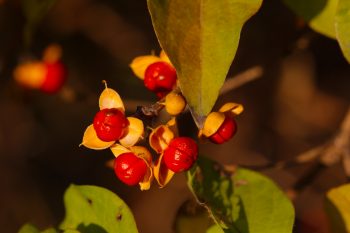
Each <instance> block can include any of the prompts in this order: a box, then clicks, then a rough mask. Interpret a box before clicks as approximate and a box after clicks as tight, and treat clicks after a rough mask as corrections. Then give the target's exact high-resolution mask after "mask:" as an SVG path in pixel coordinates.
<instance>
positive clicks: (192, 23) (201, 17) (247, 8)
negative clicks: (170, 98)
mask: <svg viewBox="0 0 350 233" xmlns="http://www.w3.org/2000/svg"><path fill="white" fill-rule="evenodd" d="M147 2H148V8H149V10H150V13H151V18H152V22H153V26H154V29H155V32H156V34H157V37H158V40H159V42H160V45H161V46H162V48H163V49H164V50H165V52H166V53H167V54H168V56H169V58H170V60H171V62H172V63H173V65H174V66H175V68H176V71H177V74H178V78H179V82H180V87H181V91H182V92H183V94H184V96H185V97H186V99H187V102H188V103H189V106H190V107H191V109H192V113H193V115H194V116H195V118H196V119H195V120H196V122H197V124H198V125H199V126H201V123H202V120H203V117H204V116H205V115H207V114H208V113H209V112H210V111H211V109H212V107H213V105H214V104H215V101H216V99H217V97H218V94H219V90H220V88H221V86H222V85H223V83H224V80H225V78H226V75H227V73H228V70H229V68H230V65H231V63H232V60H233V58H234V57H235V54H236V51H237V47H238V42H239V38H240V33H241V29H242V27H243V24H244V23H245V22H246V21H247V20H248V19H249V18H250V17H251V16H252V15H253V14H255V13H256V12H257V11H258V9H259V8H260V5H261V3H262V0H191V1H189V0H147Z"/></svg>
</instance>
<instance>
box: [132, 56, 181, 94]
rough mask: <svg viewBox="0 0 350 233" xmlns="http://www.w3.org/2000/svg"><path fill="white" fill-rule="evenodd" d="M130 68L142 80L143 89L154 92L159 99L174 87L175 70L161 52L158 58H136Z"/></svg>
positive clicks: (175, 79)
mask: <svg viewBox="0 0 350 233" xmlns="http://www.w3.org/2000/svg"><path fill="white" fill-rule="evenodd" d="M130 67H131V69H132V70H133V72H134V74H135V75H136V76H137V77H138V78H140V79H141V80H143V83H144V85H145V87H146V88H147V89H148V90H150V91H152V92H154V93H155V94H156V95H157V96H158V98H159V99H161V98H163V97H164V96H166V95H167V94H168V93H169V92H171V91H172V90H173V89H174V88H175V87H176V81H177V75H176V70H175V68H174V66H173V65H172V64H171V62H170V60H169V58H168V56H167V55H166V54H165V52H164V51H163V50H162V51H161V52H160V54H159V56H155V55H146V56H140V57H136V58H135V59H134V60H133V61H132V62H131V64H130Z"/></svg>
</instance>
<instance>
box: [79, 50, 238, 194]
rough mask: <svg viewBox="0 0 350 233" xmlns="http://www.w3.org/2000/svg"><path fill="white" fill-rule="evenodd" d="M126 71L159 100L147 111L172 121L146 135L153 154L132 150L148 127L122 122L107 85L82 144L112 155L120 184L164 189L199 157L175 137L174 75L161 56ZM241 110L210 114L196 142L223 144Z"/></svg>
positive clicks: (232, 107)
mask: <svg viewBox="0 0 350 233" xmlns="http://www.w3.org/2000/svg"><path fill="white" fill-rule="evenodd" d="M130 66H131V68H132V70H133V72H134V73H135V74H136V76H137V77H139V78H141V79H143V80H144V84H145V86H146V88H147V89H149V90H151V91H153V92H154V93H155V94H156V95H157V96H158V98H160V100H159V101H158V102H157V103H156V104H155V105H152V107H151V109H153V107H154V106H156V107H155V109H156V112H157V114H158V113H159V111H161V110H162V109H164V108H165V110H166V112H167V113H168V114H169V115H170V116H172V118H171V119H170V120H169V121H168V122H167V123H166V124H162V125H159V126H157V127H156V128H154V129H152V130H151V132H150V133H149V134H148V144H149V146H150V147H151V148H152V149H153V150H154V151H155V152H156V154H157V155H153V156H152V154H151V152H150V151H149V150H148V149H147V148H146V147H144V146H140V145H137V144H139V143H140V141H141V140H143V141H144V140H145V128H151V127H150V126H147V127H145V125H144V122H143V121H142V120H141V119H139V118H136V117H126V116H125V108H124V104H123V101H122V99H121V98H120V96H119V94H118V93H117V92H116V91H115V90H113V89H111V88H108V87H107V84H106V87H105V90H104V91H103V92H102V93H101V95H100V98H99V107H100V111H99V112H97V114H96V115H95V117H94V120H93V123H92V124H91V125H90V126H88V127H87V129H86V130H85V133H84V136H83V142H82V145H84V146H85V147H88V148H90V149H95V150H101V149H106V148H109V149H110V150H111V151H112V153H113V155H114V156H115V160H114V171H115V174H116V176H117V177H118V178H119V179H120V180H121V181H122V182H123V183H125V184H127V185H136V184H139V185H140V189H141V190H148V189H149V188H150V185H151V182H152V180H153V178H154V179H156V181H157V182H158V184H159V186H160V187H164V186H165V185H166V184H167V183H168V182H169V181H170V180H171V178H172V177H173V176H174V174H175V173H179V172H183V171H187V170H189V169H190V168H191V167H192V166H193V164H194V163H195V162H196V160H197V158H198V145H197V143H196V142H195V141H194V140H193V139H192V138H189V137H182V136H178V134H177V132H178V130H177V125H176V124H177V122H176V116H177V115H178V114H180V113H181V112H183V111H184V110H185V107H186V100H185V98H184V97H183V96H182V94H181V93H180V92H179V91H178V89H177V87H176V80H177V75H176V70H175V68H174V67H173V66H172V64H171V62H170V61H169V59H168V57H167V56H166V54H165V53H164V52H163V51H162V52H161V53H160V56H159V57H157V56H154V55H149V56H141V57H137V58H135V59H134V60H133V62H132V63H131V65H130ZM242 111H243V106H242V105H240V104H236V103H227V104H225V105H223V106H222V107H221V108H220V109H219V111H218V112H211V113H210V114H209V115H208V116H207V118H206V120H205V122H204V126H203V128H202V129H200V130H199V133H198V137H199V138H208V139H209V140H210V141H212V142H213V143H216V144H222V143H224V142H227V141H228V140H229V139H230V138H232V137H233V135H234V134H235V133H236V131H237V124H236V122H235V120H234V117H235V116H237V115H239V114H240V113H241V112H242ZM151 112H152V111H151ZM143 114H145V113H143ZM157 114H156V115H157ZM145 115H147V114H145Z"/></svg>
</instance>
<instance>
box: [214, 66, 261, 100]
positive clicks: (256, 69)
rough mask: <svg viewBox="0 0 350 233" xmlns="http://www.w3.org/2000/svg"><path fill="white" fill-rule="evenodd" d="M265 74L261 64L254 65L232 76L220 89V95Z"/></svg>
mask: <svg viewBox="0 0 350 233" xmlns="http://www.w3.org/2000/svg"><path fill="white" fill-rule="evenodd" d="M262 75H263V68H262V67H261V66H253V67H252V68H249V69H248V70H246V71H243V72H242V73H239V74H237V75H236V76H234V77H232V78H228V79H227V81H226V82H225V83H224V85H223V86H222V88H221V90H220V95H223V94H226V93H227V92H229V91H231V90H233V89H236V88H238V87H240V86H242V85H244V84H246V83H248V82H251V81H253V80H255V79H258V78H260V77H261V76H262Z"/></svg>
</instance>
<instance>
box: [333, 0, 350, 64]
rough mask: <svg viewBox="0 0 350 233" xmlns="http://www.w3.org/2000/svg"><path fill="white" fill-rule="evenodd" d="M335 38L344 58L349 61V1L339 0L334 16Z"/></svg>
mask: <svg viewBox="0 0 350 233" xmlns="http://www.w3.org/2000/svg"><path fill="white" fill-rule="evenodd" d="M335 29H336V33H337V39H338V42H339V44H340V47H341V49H342V51H343V54H344V56H345V58H346V59H347V60H348V62H349V63H350V1H349V0H339V3H338V9H337V15H336V17H335Z"/></svg>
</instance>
